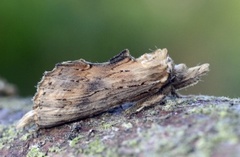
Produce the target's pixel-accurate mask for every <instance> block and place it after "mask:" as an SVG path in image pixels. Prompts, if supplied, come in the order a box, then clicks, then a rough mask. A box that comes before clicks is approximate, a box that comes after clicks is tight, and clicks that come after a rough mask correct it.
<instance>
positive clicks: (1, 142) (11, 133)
mask: <svg viewBox="0 0 240 157" xmlns="http://www.w3.org/2000/svg"><path fill="white" fill-rule="evenodd" d="M0 134H1V138H0V149H2V148H3V147H6V148H10V145H9V143H11V142H12V141H13V140H14V139H15V138H16V137H17V135H18V133H17V131H16V129H15V127H14V126H13V125H12V126H8V127H6V126H2V125H0Z"/></svg>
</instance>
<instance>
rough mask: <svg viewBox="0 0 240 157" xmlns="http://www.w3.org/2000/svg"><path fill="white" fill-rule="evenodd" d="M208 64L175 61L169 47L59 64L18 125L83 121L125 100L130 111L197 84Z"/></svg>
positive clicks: (41, 84) (45, 78)
mask: <svg viewBox="0 0 240 157" xmlns="http://www.w3.org/2000/svg"><path fill="white" fill-rule="evenodd" d="M208 71H209V64H202V65H199V66H195V67H192V68H187V66H186V65H185V64H176V65H175V64H174V62H173V60H172V59H171V58H170V57H169V55H168V52H167V49H157V50H155V51H154V52H151V53H146V54H143V55H142V56H140V57H139V58H134V57H132V56H131V55H130V53H129V51H128V50H124V51H122V52H121V53H119V54H118V55H116V56H114V57H113V58H111V59H110V60H109V61H107V62H105V63H91V62H87V61H85V60H83V59H80V60H75V61H67V62H62V63H58V64H56V66H55V68H54V69H53V70H52V71H49V72H45V73H44V76H43V77H42V80H41V81H40V82H39V83H38V86H37V92H36V94H35V96H34V97H33V103H34V106H33V109H32V110H31V111H29V112H28V113H26V115H24V116H23V118H22V119H21V120H20V121H19V122H18V124H17V128H21V127H24V126H26V125H28V124H30V123H32V122H33V123H35V124H36V125H37V126H38V127H39V128H50V127H54V126H57V125H61V124H65V123H69V122H73V121H76V120H81V119H84V118H87V117H92V116H94V115H97V114H100V113H103V112H105V111H108V110H110V109H113V108H115V107H118V106H120V105H121V104H123V103H126V102H135V105H133V106H132V107H131V108H129V109H127V111H126V112H127V113H128V114H132V113H136V112H139V111H141V110H142V109H143V108H145V107H149V106H151V105H154V104H156V103H157V102H161V101H163V99H164V98H165V97H166V96H168V95H170V94H176V91H177V90H179V89H182V88H186V87H188V86H191V85H194V84H196V83H198V81H199V80H200V77H201V76H202V75H204V74H206V73H207V72H208Z"/></svg>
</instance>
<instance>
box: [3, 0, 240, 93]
mask: <svg viewBox="0 0 240 157" xmlns="http://www.w3.org/2000/svg"><path fill="white" fill-rule="evenodd" d="M156 47H157V48H167V49H168V50H169V53H170V56H171V57H172V58H173V59H174V61H175V63H182V62H183V63H186V64H187V65H189V66H194V65H196V64H200V63H205V62H208V63H210V64H211V67H210V68H211V71H210V73H209V74H208V75H207V76H205V77H204V78H203V82H201V83H200V84H198V85H196V86H194V87H191V88H189V89H187V90H185V91H183V93H191V94H208V95H216V96H229V97H239V91H240V88H239V86H240V83H239V80H240V72H239V68H240V63H239V60H240V1H238V0H232V1H226V0H211V1H209V0H197V1H193V0H182V1H178V0H174V1H162V0H158V1H156V0H138V1H134V0H122V1H113V0H101V1H94V0H68V1H66V0H51V1H47V0H41V1H32V0H25V1H19V0H16V1H14V0H13V1H11V0H1V2H0V76H2V77H4V78H6V79H7V80H8V81H9V82H11V83H13V84H16V85H17V86H18V88H19V91H20V95H21V96H28V95H29V96H31V95H33V94H34V93H35V91H36V88H35V86H36V85H37V82H38V81H40V78H41V77H42V74H43V72H44V71H46V70H47V71H49V70H52V69H53V67H54V65H55V64H56V63H58V62H62V61H66V60H76V59H79V58H84V59H85V60H88V61H92V62H102V61H106V60H108V59H109V58H111V57H112V56H114V55H116V54H117V53H118V52H120V51H121V50H123V49H125V48H128V49H129V50H130V52H131V54H132V55H133V56H135V57H138V56H140V55H141V54H143V53H146V52H150V50H149V49H152V50H154V49H156Z"/></svg>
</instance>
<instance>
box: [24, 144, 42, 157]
mask: <svg viewBox="0 0 240 157" xmlns="http://www.w3.org/2000/svg"><path fill="white" fill-rule="evenodd" d="M27 157H46V153H43V152H41V151H40V149H39V148H38V147H37V146H33V147H32V148H31V149H30V150H29V151H28V153H27Z"/></svg>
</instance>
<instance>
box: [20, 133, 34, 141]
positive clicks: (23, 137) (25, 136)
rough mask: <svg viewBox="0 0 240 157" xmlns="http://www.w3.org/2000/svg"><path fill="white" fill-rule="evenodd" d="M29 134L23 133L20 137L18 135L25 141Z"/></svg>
mask: <svg viewBox="0 0 240 157" xmlns="http://www.w3.org/2000/svg"><path fill="white" fill-rule="evenodd" d="M30 136H31V135H30V134H29V133H25V134H24V135H22V137H20V139H21V140H23V141H26V140H28V138H29V137H30Z"/></svg>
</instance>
